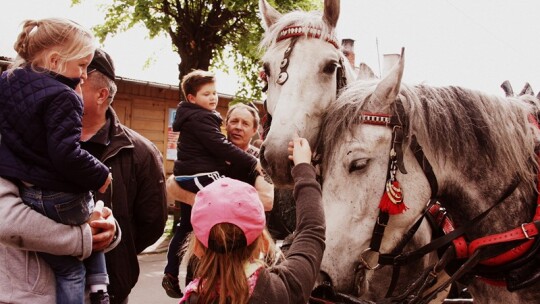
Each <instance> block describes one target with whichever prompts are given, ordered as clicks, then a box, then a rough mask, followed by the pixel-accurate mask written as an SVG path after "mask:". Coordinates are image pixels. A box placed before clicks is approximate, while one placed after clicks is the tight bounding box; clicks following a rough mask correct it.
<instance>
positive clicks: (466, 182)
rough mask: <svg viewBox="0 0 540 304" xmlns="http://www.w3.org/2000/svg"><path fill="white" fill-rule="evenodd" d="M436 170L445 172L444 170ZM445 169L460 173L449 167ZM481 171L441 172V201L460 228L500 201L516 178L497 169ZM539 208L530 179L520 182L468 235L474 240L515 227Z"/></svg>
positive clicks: (524, 221)
mask: <svg viewBox="0 0 540 304" xmlns="http://www.w3.org/2000/svg"><path fill="white" fill-rule="evenodd" d="M434 169H435V171H439V172H441V169H439V170H437V169H436V168H434ZM444 170H445V171H446V172H459V171H458V170H455V169H449V168H445V169H444ZM481 172H482V173H481V174H480V176H478V177H476V178H472V177H471V175H467V176H465V175H464V174H459V173H458V174H452V173H447V174H446V175H443V174H439V175H438V179H439V176H440V177H442V178H441V179H440V180H439V185H440V186H439V196H438V197H439V200H440V202H441V203H442V205H443V206H444V207H445V208H446V209H447V211H448V214H449V215H450V217H451V218H452V220H453V221H454V222H455V224H456V225H457V226H458V227H459V226H461V225H464V224H465V223H467V222H469V221H471V220H472V219H474V217H475V216H477V215H478V214H480V213H482V212H484V211H485V210H487V209H488V208H489V207H491V206H492V205H494V204H496V203H497V202H499V201H500V200H501V198H502V197H503V195H504V192H505V191H506V190H507V189H509V188H510V187H511V185H512V179H511V178H504V177H501V176H498V175H497V170H496V168H494V169H491V170H481ZM436 174H437V173H436ZM535 211H536V194H535V191H534V190H533V189H531V186H530V185H529V184H527V183H526V182H520V183H519V184H518V186H517V187H516V188H515V190H514V191H513V192H512V194H511V195H510V196H509V197H508V198H507V199H505V200H504V201H502V202H501V203H500V204H499V205H498V206H496V207H495V208H493V209H492V210H491V211H490V212H489V213H488V215H487V216H486V217H485V218H484V219H483V220H482V221H480V222H478V223H477V224H475V225H474V227H473V228H472V229H471V230H470V232H469V233H468V234H467V235H468V236H469V237H470V238H471V239H474V238H478V237H480V236H484V235H487V234H493V233H499V232H504V231H507V230H509V229H513V228H515V227H518V226H519V225H521V224H522V223H526V222H529V221H531V219H532V217H533V215H534V212H535Z"/></svg>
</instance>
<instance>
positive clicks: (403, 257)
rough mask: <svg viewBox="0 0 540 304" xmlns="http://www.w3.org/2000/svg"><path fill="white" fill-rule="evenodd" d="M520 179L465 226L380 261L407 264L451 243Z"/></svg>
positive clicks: (386, 256) (508, 193)
mask: <svg viewBox="0 0 540 304" xmlns="http://www.w3.org/2000/svg"><path fill="white" fill-rule="evenodd" d="M520 181H521V179H519V178H515V179H514V180H513V181H512V183H511V184H510V185H509V186H508V187H507V188H506V189H505V191H504V192H503V195H502V196H501V197H500V199H499V200H498V201H497V202H496V203H495V204H493V205H491V207H489V208H487V209H486V210H484V211H483V212H482V213H480V214H479V215H477V216H475V217H474V218H473V219H471V220H470V221H468V222H466V223H465V224H464V225H463V226H460V227H459V228H457V229H455V230H454V231H452V232H450V233H448V234H446V235H444V236H442V237H439V238H437V239H435V240H434V241H432V242H431V243H429V244H426V245H424V246H422V247H420V248H419V249H417V250H414V251H411V252H407V253H402V254H400V255H397V256H394V255H392V254H381V255H379V263H380V264H381V265H406V264H408V263H410V262H412V261H415V260H418V259H420V258H421V257H423V256H424V255H426V254H428V253H430V252H431V251H434V250H437V249H439V248H441V247H443V246H445V245H447V244H449V243H450V242H451V241H452V240H453V239H455V238H457V237H458V236H460V235H462V234H465V233H466V232H468V231H469V230H470V229H471V228H472V227H473V226H474V225H475V224H477V223H478V222H479V221H481V220H482V219H484V218H485V217H486V216H487V215H488V214H489V212H490V211H491V210H493V208H495V207H497V206H499V205H500V204H501V203H502V202H504V201H505V200H506V199H507V198H508V197H509V196H510V195H511V194H512V193H513V192H514V191H515V189H516V188H517V186H518V185H519V183H520ZM426 209H427V207H426ZM424 213H425V212H424Z"/></svg>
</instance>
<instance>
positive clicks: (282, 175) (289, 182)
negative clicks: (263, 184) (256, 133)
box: [259, 143, 294, 188]
mask: <svg viewBox="0 0 540 304" xmlns="http://www.w3.org/2000/svg"><path fill="white" fill-rule="evenodd" d="M283 152H284V153H281V151H280V150H276V149H268V148H267V146H266V145H265V144H264V143H263V145H262V146H261V151H260V154H259V155H260V156H259V157H260V160H261V165H262V167H263V169H264V170H265V171H266V173H268V175H270V177H271V178H272V182H273V183H274V185H275V186H276V187H278V188H291V187H292V186H293V185H294V181H293V179H292V176H291V168H292V163H291V161H290V160H289V156H288V155H287V149H286V148H285V149H284V150H283Z"/></svg>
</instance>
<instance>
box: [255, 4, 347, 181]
mask: <svg viewBox="0 0 540 304" xmlns="http://www.w3.org/2000/svg"><path fill="white" fill-rule="evenodd" d="M259 6H260V11H261V16H262V19H263V26H264V29H265V36H264V38H263V40H262V42H261V46H262V47H263V48H265V49H266V53H265V54H264V56H263V63H264V70H265V74H266V77H267V81H268V91H267V100H266V110H267V112H268V114H269V115H270V116H271V125H270V129H269V131H268V133H267V134H266V136H265V140H264V143H263V145H262V147H261V156H260V157H261V163H262V165H263V167H264V168H265V170H266V171H267V172H268V173H269V175H270V176H271V177H272V180H273V182H274V183H275V184H276V185H278V186H291V185H292V179H291V176H290V166H291V164H290V161H289V160H288V158H287V144H288V142H289V141H290V140H291V138H292V137H293V134H294V133H295V132H296V133H298V135H299V136H301V137H305V138H306V139H307V140H308V141H309V142H310V144H311V145H312V146H313V145H314V142H315V140H316V136H317V134H318V131H319V127H320V123H321V120H322V118H321V117H322V114H323V113H324V111H325V110H326V108H327V107H328V106H329V105H330V103H332V102H333V101H335V99H336V96H337V91H338V90H339V88H340V86H341V85H342V84H341V83H342V82H344V81H345V79H351V78H352V77H354V76H353V72H352V68H351V67H350V64H349V62H348V60H346V59H345V57H344V55H343V53H342V52H341V50H340V48H339V45H338V41H337V39H336V35H335V27H336V24H337V21H338V17H339V8H340V5H339V1H335V0H334V1H331V0H326V1H325V2H324V13H323V14H321V13H320V12H302V11H295V12H290V13H288V14H284V15H282V14H280V13H279V12H278V11H277V10H276V9H274V8H273V7H272V6H270V5H269V4H268V3H267V2H266V1H265V0H260V2H259Z"/></svg>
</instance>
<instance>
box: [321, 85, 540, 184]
mask: <svg viewBox="0 0 540 304" xmlns="http://www.w3.org/2000/svg"><path fill="white" fill-rule="evenodd" d="M376 84H377V83H376V82H366V81H356V82H355V83H353V84H351V85H349V86H347V87H346V89H345V90H344V91H343V92H342V93H341V95H340V96H339V98H338V100H337V101H336V103H335V104H334V106H333V107H330V109H328V111H327V113H326V115H325V118H324V123H323V127H322V130H323V131H322V133H321V139H320V144H322V145H323V147H324V149H323V157H324V163H328V161H329V158H330V157H331V155H332V153H334V151H335V150H334V148H335V147H336V145H337V144H338V143H340V140H341V139H340V138H339V136H335V135H336V134H343V133H344V132H348V131H351V130H354V128H356V127H357V124H358V123H361V119H360V117H361V116H360V114H361V112H363V111H370V112H377V113H387V114H392V113H390V112H389V111H390V110H391V109H390V108H379V109H372V108H370V107H372V105H371V103H369V102H368V101H369V96H370V95H371V93H372V92H373V91H374V89H375V86H376ZM398 98H400V100H401V101H402V103H403V106H404V110H405V112H406V115H407V117H408V118H409V135H413V134H414V135H415V136H416V137H417V139H418V142H419V143H420V144H421V145H422V146H423V148H424V151H431V154H432V155H434V157H435V158H436V159H435V160H430V161H432V162H434V161H436V162H438V163H451V164H453V166H454V167H456V168H458V169H460V171H461V172H463V173H464V174H486V172H495V171H496V172H497V173H498V174H499V175H502V176H507V177H508V178H509V179H510V178H512V177H515V176H516V175H517V176H519V177H520V178H521V179H522V181H525V182H526V183H528V184H529V185H531V186H533V182H534V178H535V176H534V174H533V170H531V161H532V162H533V163H535V164H536V157H535V154H534V147H535V143H537V142H538V138H536V136H537V134H538V133H537V132H535V131H534V128H532V127H531V124H530V123H529V120H528V119H529V115H530V113H535V112H536V111H537V108H538V100H536V99H534V98H528V97H522V98H521V99H518V98H504V97H498V96H494V95H487V94H484V93H481V92H478V91H474V90H469V89H465V88H461V87H453V86H450V87H442V88H436V87H430V86H426V85H417V86H407V85H405V84H402V85H401V90H400V94H399V96H398ZM535 107H536V109H535ZM324 130H327V131H328V132H326V134H325V132H324ZM409 139H410V136H409ZM472 155H474V157H472ZM494 170H495V171H494ZM484 176H485V175H484ZM471 178H472V179H474V178H475V177H474V176H472V177H471ZM486 178H487V177H486Z"/></svg>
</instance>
